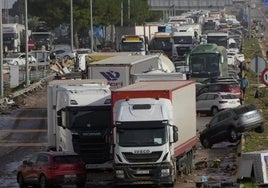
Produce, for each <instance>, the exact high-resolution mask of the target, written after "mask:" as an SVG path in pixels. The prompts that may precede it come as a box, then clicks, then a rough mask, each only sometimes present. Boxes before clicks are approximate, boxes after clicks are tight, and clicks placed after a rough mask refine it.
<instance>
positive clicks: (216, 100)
mask: <svg viewBox="0 0 268 188" xmlns="http://www.w3.org/2000/svg"><path fill="white" fill-rule="evenodd" d="M239 105H241V103H240V99H239V98H238V97H237V96H235V95H234V94H232V93H225V92H210V93H203V94H201V95H199V96H198V97H197V98H196V112H197V113H206V114H211V115H213V116H214V115H215V114H216V113H218V112H219V111H221V110H225V109H229V108H234V107H237V106H239Z"/></svg>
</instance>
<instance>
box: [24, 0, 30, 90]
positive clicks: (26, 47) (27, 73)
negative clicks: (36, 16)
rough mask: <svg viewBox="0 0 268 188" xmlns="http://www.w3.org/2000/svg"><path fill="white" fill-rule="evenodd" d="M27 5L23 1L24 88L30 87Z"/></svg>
mask: <svg viewBox="0 0 268 188" xmlns="http://www.w3.org/2000/svg"><path fill="white" fill-rule="evenodd" d="M27 14H28V5H27V0H25V62H26V86H29V85H30V80H29V71H30V70H29V59H28V15H27Z"/></svg>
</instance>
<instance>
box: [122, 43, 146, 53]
mask: <svg viewBox="0 0 268 188" xmlns="http://www.w3.org/2000/svg"><path fill="white" fill-rule="evenodd" d="M143 50H145V49H144V46H143V43H142V42H122V43H121V49H120V51H121V52H140V51H143Z"/></svg>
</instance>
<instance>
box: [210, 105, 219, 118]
mask: <svg viewBox="0 0 268 188" xmlns="http://www.w3.org/2000/svg"><path fill="white" fill-rule="evenodd" d="M218 112H219V109H218V107H216V106H213V107H212V109H211V115H213V116H215V115H216V114H217V113H218Z"/></svg>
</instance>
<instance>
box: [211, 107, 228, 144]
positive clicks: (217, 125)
mask: <svg viewBox="0 0 268 188" xmlns="http://www.w3.org/2000/svg"><path fill="white" fill-rule="evenodd" d="M227 117H228V112H227V111H223V112H221V113H218V114H217V115H216V116H214V117H213V118H212V119H211V121H210V123H209V132H208V133H207V135H209V137H210V141H211V143H219V142H222V141H224V140H227V139H228V137H227V135H226V130H225V129H226V126H225V124H226V121H225V119H226V118H227Z"/></svg>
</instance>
